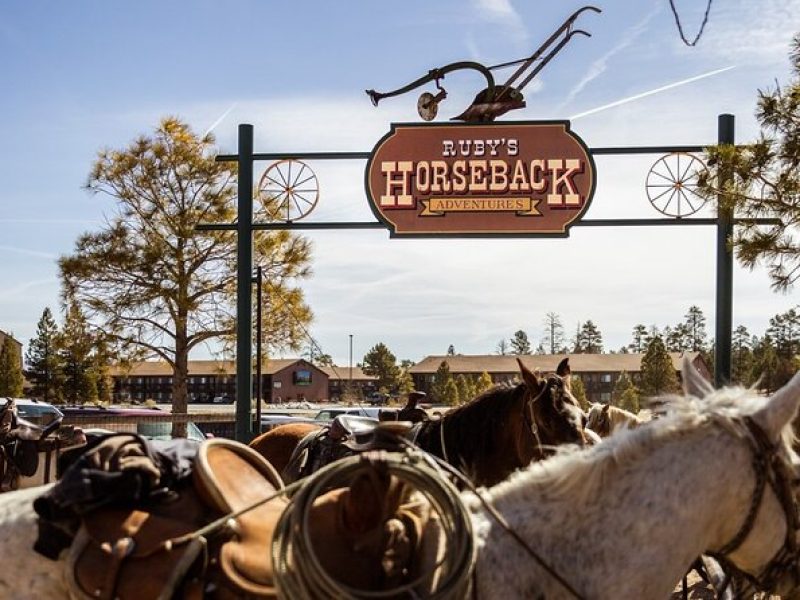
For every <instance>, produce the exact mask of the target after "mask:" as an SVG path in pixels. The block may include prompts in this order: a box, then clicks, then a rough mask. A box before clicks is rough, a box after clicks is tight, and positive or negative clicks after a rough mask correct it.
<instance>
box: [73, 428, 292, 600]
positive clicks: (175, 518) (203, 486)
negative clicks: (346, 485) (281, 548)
mask: <svg viewBox="0 0 800 600" xmlns="http://www.w3.org/2000/svg"><path fill="white" fill-rule="evenodd" d="M282 487H283V483H282V482H281V479H280V477H279V476H278V474H277V472H276V471H275V469H274V468H273V467H272V466H271V465H270V464H269V463H268V462H267V461H266V460H265V459H264V458H262V457H261V456H260V455H259V454H258V453H256V452H255V451H253V450H251V449H250V448H248V447H247V446H245V445H243V444H240V443H238V442H234V441H232V440H225V439H213V440H208V441H206V442H204V443H203V444H202V445H201V446H200V449H199V451H198V455H197V458H196V459H195V463H194V469H193V472H192V477H191V479H190V480H189V481H188V482H187V483H186V484H185V485H184V486H183V488H182V489H177V490H172V492H171V494H169V497H168V498H167V499H165V500H161V501H158V502H155V503H152V504H148V505H142V506H137V507H135V508H118V507H113V508H110V507H108V508H102V509H99V510H96V511H93V512H91V513H89V514H86V515H84V516H83V519H82V525H81V528H80V531H79V532H78V535H77V536H76V538H75V540H74V542H73V544H72V546H71V548H70V552H69V558H68V561H67V574H66V579H67V583H68V586H69V588H70V592H71V594H72V596H71V597H73V598H81V599H86V600H88V599H89V598H92V599H100V600H102V599H107V600H111V599H115V600H116V599H119V600H129V599H136V600H140V599H142V600H150V599H158V600H170V599H181V598H184V599H200V598H214V599H220V600H228V599H234V598H276V597H277V595H276V591H275V587H274V585H273V576H272V559H271V555H270V552H269V547H270V543H271V540H272V533H273V530H274V528H275V526H276V524H277V521H278V517H279V516H280V514H281V513H282V512H283V509H284V508H285V506H286V503H287V500H286V499H285V498H284V497H283V496H279V497H277V498H274V499H272V500H270V501H268V502H265V503H262V504H259V505H258V506H257V507H255V508H253V509H252V510H249V511H247V512H244V513H243V514H241V515H239V516H236V517H232V518H231V519H229V520H228V521H227V522H226V523H225V525H224V526H218V527H212V528H209V529H208V530H204V531H203V532H202V534H201V532H199V531H198V530H200V529H201V528H203V527H204V526H206V525H208V524H210V523H213V522H215V521H216V520H218V519H220V518H221V517H224V516H225V515H226V514H229V513H234V512H237V511H240V510H242V509H245V508H248V507H250V506H252V505H253V504H256V503H258V502H259V501H262V500H264V499H265V498H267V497H269V496H270V495H272V494H274V493H275V492H276V491H277V490H280V489H281V488H282Z"/></svg>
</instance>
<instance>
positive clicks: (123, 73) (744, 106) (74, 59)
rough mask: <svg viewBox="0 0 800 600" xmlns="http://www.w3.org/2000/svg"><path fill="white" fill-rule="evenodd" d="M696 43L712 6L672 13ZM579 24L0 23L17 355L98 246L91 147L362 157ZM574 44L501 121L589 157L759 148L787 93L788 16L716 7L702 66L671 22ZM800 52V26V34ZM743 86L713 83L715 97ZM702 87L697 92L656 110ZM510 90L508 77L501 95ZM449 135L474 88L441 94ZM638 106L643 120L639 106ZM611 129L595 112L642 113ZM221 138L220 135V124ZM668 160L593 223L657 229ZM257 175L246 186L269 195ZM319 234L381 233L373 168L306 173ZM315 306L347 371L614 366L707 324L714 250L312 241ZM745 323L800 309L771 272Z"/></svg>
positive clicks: (456, 5)
mask: <svg viewBox="0 0 800 600" xmlns="http://www.w3.org/2000/svg"><path fill="white" fill-rule="evenodd" d="M676 5H677V7H678V10H679V12H680V14H681V18H682V21H683V23H684V28H685V30H686V32H687V35H689V36H692V37H693V35H694V32H695V31H696V29H697V27H698V26H699V24H700V22H701V20H702V14H703V10H704V9H705V3H704V2H698V1H692V2H690V1H689V0H676ZM580 6H581V4H580V3H574V2H544V1H538V2H537V1H533V0H531V1H528V2H522V1H519V0H469V1H467V0H462V1H441V2H431V1H426V2H422V1H414V0H410V1H405V2H376V1H373V2H364V1H350V2H310V1H309V2H291V3H290V2H282V3H278V2H265V1H262V2H258V1H255V0H250V1H230V2H226V3H225V4H224V5H223V4H222V3H219V2H208V1H205V2H201V1H197V2H181V1H175V2H154V1H140V2H136V3H110V2H99V1H95V2H89V1H76V2H69V3H67V2H62V3H55V2H50V3H47V2H36V1H24V2H23V1H10V2H5V3H3V4H2V5H1V6H0V53H1V54H2V56H3V61H2V62H0V78H1V79H0V81H2V94H0V135H2V145H0V148H2V150H1V151H0V152H2V155H0V159H1V160H0V181H3V188H2V191H0V226H2V232H3V234H2V236H1V237H0V257H2V260H0V280H1V281H3V283H4V285H3V286H2V288H0V329H3V330H8V331H12V332H13V333H14V334H15V335H16V336H17V337H18V338H19V339H20V340H22V341H23V342H27V339H28V338H29V337H30V336H31V335H32V334H33V333H34V332H35V327H36V321H37V320H38V318H39V316H40V315H41V312H42V310H43V308H44V307H45V306H50V307H51V308H53V309H54V311H57V310H58V307H59V299H58V293H59V287H58V279H57V268H56V264H55V260H56V258H57V257H58V256H59V255H62V254H65V253H69V252H70V251H71V249H72V246H73V244H74V241H75V239H76V238H77V236H78V235H79V234H80V233H81V232H83V231H86V230H92V229H94V228H96V227H98V226H99V225H100V223H101V222H102V219H103V215H104V213H108V212H109V211H110V210H111V208H112V204H111V200H110V199H108V198H106V197H102V196H91V195H89V194H88V193H87V192H86V191H84V190H83V189H82V186H83V184H84V183H85V180H86V176H87V173H88V171H89V168H90V165H91V163H92V160H93V158H94V156H95V153H96V152H97V150H99V149H100V148H102V147H121V146H123V145H125V144H127V143H128V142H129V141H130V140H132V139H133V138H134V137H135V136H136V135H138V134H140V133H146V132H148V131H150V130H151V129H152V127H153V126H154V125H155V124H156V123H157V121H158V120H159V118H160V117H162V116H165V115H178V116H180V117H182V118H184V119H186V120H187V121H188V122H189V123H191V124H192V126H193V127H194V128H195V129H196V130H197V131H199V132H203V131H205V130H207V129H208V128H209V127H211V126H212V125H213V124H215V123H216V126H215V128H214V133H215V134H216V135H217V138H218V146H219V148H220V150H221V151H223V152H233V151H234V149H235V147H236V139H235V135H236V126H237V124H238V123H241V122H248V123H252V124H253V125H254V126H255V139H256V150H257V151H265V152H272V151H315V150H320V151H322V150H327V151H343V150H354V151H366V150H370V149H371V148H372V146H373V145H374V144H375V142H376V141H377V140H378V139H379V138H380V137H381V136H382V135H383V134H384V133H385V132H386V131H388V128H389V125H390V123H391V122H393V121H397V122H402V121H417V120H418V118H417V116H416V110H415V106H416V96H417V93H412V94H409V95H406V96H403V97H399V98H394V99H391V100H387V101H385V102H384V103H381V105H380V106H379V107H378V108H373V107H372V105H371V104H370V103H369V101H368V99H367V97H366V95H365V94H364V89H366V88H375V89H378V90H385V89H389V88H394V87H397V86H399V85H401V84H404V83H406V82H408V81H410V80H411V79H414V78H416V77H419V76H420V75H422V74H423V73H425V72H427V71H428V70H429V69H431V68H433V67H437V66H442V65H444V64H446V63H449V62H452V61H456V60H477V61H479V62H482V63H484V64H495V63H498V62H504V61H507V60H512V59H516V58H521V57H524V56H526V55H528V54H531V53H532V52H533V50H534V49H535V48H536V47H538V46H539V44H540V43H541V42H542V41H544V39H546V38H547V37H548V36H549V35H550V33H551V32H552V31H553V30H554V29H555V28H556V27H557V26H558V25H560V23H561V22H562V21H563V20H564V19H565V18H566V17H567V16H568V15H569V14H570V13H571V12H572V11H574V10H575V9H577V8H579V7H580ZM597 6H599V7H601V8H602V9H603V13H602V14H600V15H596V14H593V13H586V14H584V15H583V16H582V17H581V19H580V21H579V26H580V27H581V28H583V29H586V30H588V31H590V32H591V33H592V36H593V37H592V38H588V39H587V38H575V39H574V40H573V41H572V42H571V43H570V44H569V45H568V46H567V47H566V48H565V49H564V50H563V51H562V52H561V54H559V55H558V56H557V57H556V58H555V59H554V60H553V61H552V62H551V63H550V65H548V66H547V68H546V69H545V70H544V71H543V72H542V73H541V74H540V75H539V76H538V77H537V78H536V79H535V80H534V81H533V82H532V83H531V84H530V85H529V86H528V87H527V88H526V89H525V96H526V99H527V104H528V106H527V108H525V109H523V110H520V111H515V112H512V113H510V114H509V115H507V116H506V117H504V118H506V119H515V120H517V119H539V118H572V117H576V118H574V119H573V123H572V127H573V130H574V131H575V132H576V133H578V135H580V136H581V137H583V139H584V140H585V141H586V142H587V144H588V145H589V146H620V145H631V146H635V145H656V144H659V145H661V144H706V143H713V142H714V141H715V140H716V119H717V115H718V114H720V113H725V112H730V113H733V114H734V115H736V119H737V139H738V140H740V141H746V140H748V139H752V138H753V137H754V136H755V135H756V133H757V131H758V130H757V123H756V121H755V119H754V117H753V111H754V106H755V97H756V90H757V89H758V88H768V87H770V86H774V84H775V80H776V78H777V80H778V81H780V82H782V83H785V82H787V81H788V77H789V63H788V58H787V54H788V49H789V42H790V40H791V37H792V35H793V34H794V33H796V31H795V27H797V25H798V21H797V18H796V15H797V14H799V13H800V0H761V1H759V2H752V1H748V0H715V2H714V3H713V6H712V9H711V14H710V19H709V23H708V25H707V27H706V31H705V34H704V36H703V38H702V39H701V40H700V42H699V43H698V45H697V46H696V47H694V48H687V47H686V46H684V45H683V44H682V42H681V41H680V38H679V37H678V33H677V30H676V27H675V23H674V21H673V17H672V14H671V12H670V10H669V3H668V1H667V0H641V1H636V2H634V1H621V0H614V1H606V2H598V3H597ZM797 29H798V30H800V27H797ZM727 67H734V68H732V69H729V70H726V71H724V72H719V73H717V74H715V75H708V74H709V73H712V72H714V71H719V70H721V69H725V68H727ZM703 75H708V76H705V77H701V78H699V79H697V80H695V81H693V82H690V83H686V84H683V85H677V86H673V87H670V88H668V89H665V90H663V91H660V92H658V93H653V94H649V95H647V94H646V93H647V92H651V91H653V90H657V89H660V88H664V87H666V86H669V85H670V84H674V83H676V82H681V81H685V80H687V79H691V78H695V77H698V76H703ZM501 79H502V77H501ZM444 83H445V85H446V87H447V90H448V93H449V96H448V99H447V100H446V101H445V102H444V103H443V104H442V105H441V106H440V111H439V120H445V119H447V118H449V117H450V116H453V115H455V114H458V113H459V112H461V110H463V108H464V107H466V106H467V104H468V103H469V101H470V99H471V98H472V96H473V95H474V94H475V93H476V92H477V91H478V89H479V88H480V87H482V86H481V85H480V79H479V78H478V77H477V76H475V75H473V74H469V73H456V74H452V75H448V76H447V78H446V79H445V81H444ZM639 96H641V97H639ZM637 97H639V98H638V99H635V100H631V101H630V102H626V103H623V104H620V105H617V106H613V107H611V108H606V109H604V110H599V111H597V112H592V111H593V109H596V108H598V107H603V106H606V105H609V104H614V103H615V102H617V101H619V100H621V99H625V98H637ZM223 115H224V118H222V119H220V117H223ZM657 158H658V157H657V156H650V155H648V156H641V157H622V158H617V157H615V158H603V157H598V159H597V171H598V188H597V192H596V194H595V198H594V201H593V204H592V207H591V209H590V211H589V213H588V214H587V218H605V217H628V216H630V217H655V216H658V214H657V213H655V211H654V210H653V209H652V208H651V207H650V205H649V204H648V202H647V200H646V197H645V193H644V180H645V177H646V175H647V170H648V168H649V167H650V165H651V164H652V163H653V162H654V161H655V160H656V159H657ZM266 166H267V165H266V164H262V165H257V168H256V171H257V173H260V172H261V170H263V169H264V168H266ZM312 167H313V168H314V170H315V171H316V173H317V175H318V177H319V179H320V185H321V199H320V203H319V205H318V207H317V209H316V213H317V214H316V215H315V217H314V218H316V219H319V220H325V219H353V220H359V219H364V220H367V219H371V218H372V215H371V212H370V211H369V209H368V207H367V204H366V199H365V197H364V192H363V169H364V162H363V161H353V162H347V163H336V164H333V163H315V164H312ZM309 237H311V238H312V240H313V241H314V245H315V263H314V276H313V277H312V278H311V279H310V280H309V281H307V282H305V283H304V288H305V290H306V293H307V297H308V300H309V302H310V304H311V306H312V308H313V309H314V311H315V313H316V320H315V322H314V324H313V326H312V332H313V334H314V335H315V337H316V338H317V339H318V341H319V342H320V344H321V345H322V347H323V350H324V351H325V352H327V353H329V354H331V355H332V356H333V357H334V358H335V359H337V360H338V361H339V362H341V363H346V361H347V357H348V336H349V335H350V334H353V336H354V355H355V357H356V359H357V360H360V358H361V357H362V356H363V355H364V353H365V352H366V351H367V350H368V349H369V348H370V347H371V346H372V345H374V344H375V343H377V342H379V341H383V342H385V343H386V344H387V345H388V346H389V348H390V349H392V350H393V351H394V352H395V354H396V355H397V356H398V358H410V359H412V360H418V359H420V358H422V357H423V356H425V355H427V354H439V353H444V352H445V351H446V349H447V347H448V345H449V344H453V345H455V347H456V350H457V351H459V352H463V353H486V352H492V351H493V350H494V349H495V347H496V345H497V342H498V340H500V339H501V338H503V337H505V338H508V337H510V336H511V335H512V334H513V332H514V331H516V330H517V329H523V330H525V331H527V332H528V334H529V336H530V337H531V339H532V340H533V341H534V344H536V343H538V341H539V339H540V338H541V336H542V333H543V326H542V320H543V317H544V315H545V313H547V312H550V311H554V312H557V313H559V314H560V315H561V317H562V320H563V321H564V324H565V326H566V328H567V332H568V334H571V333H572V331H573V330H574V328H575V326H576V324H577V323H578V322H580V321H585V320H587V319H592V320H593V321H594V322H595V323H596V324H597V325H598V326H599V327H600V329H601V331H602V333H603V335H604V338H605V341H606V347H607V348H613V349H616V348H619V347H620V346H622V345H624V344H626V343H628V341H629V339H630V332H631V329H632V328H633V326H634V325H635V324H637V323H640V322H641V323H644V324H646V325H649V324H651V323H653V324H657V325H659V326H663V325H667V324H675V323H676V322H678V321H680V320H681V319H682V317H683V315H684V313H685V312H686V309H687V308H688V307H689V306H690V305H692V304H697V305H699V306H700V307H701V308H702V309H703V310H704V312H705V314H706V316H707V318H708V319H709V326H708V329H709V332H711V331H713V318H714V276H715V274H714V232H713V230H712V229H710V228H700V227H692V228H659V229H634V228H628V229H625V230H620V229H617V230H612V229H596V228H583V229H574V230H573V232H572V234H571V237H570V238H568V239H560V240H481V241H474V240H473V241H457V240H456V241H454V240H427V241H423V240H413V241H411V240H389V238H388V234H387V233H386V232H384V231H369V232H319V233H314V234H311V235H310V236H309ZM734 294H735V300H734V321H735V323H736V324H740V323H741V324H745V325H746V326H748V328H750V329H751V331H752V332H754V333H758V334H761V333H763V331H764V328H765V327H766V326H767V323H768V319H769V317H770V316H772V315H774V314H775V313H776V312H782V311H784V310H787V309H788V308H790V307H792V306H794V305H796V304H797V297H798V296H797V290H793V291H792V293H790V294H789V295H776V294H774V293H773V292H771V291H770V289H769V281H768V279H767V277H766V275H765V272H764V270H763V269H757V270H756V271H755V272H752V273H751V272H746V271H743V270H741V269H739V268H738V267H737V268H736V271H735V274H734Z"/></svg>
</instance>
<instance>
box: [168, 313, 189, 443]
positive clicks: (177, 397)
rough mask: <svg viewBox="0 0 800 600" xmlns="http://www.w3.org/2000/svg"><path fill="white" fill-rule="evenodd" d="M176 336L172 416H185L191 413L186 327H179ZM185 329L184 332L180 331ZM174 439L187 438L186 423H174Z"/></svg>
mask: <svg viewBox="0 0 800 600" xmlns="http://www.w3.org/2000/svg"><path fill="white" fill-rule="evenodd" d="M177 329H178V330H179V331H178V335H176V336H175V368H174V371H173V376H172V414H173V415H185V414H187V413H188V412H189V410H188V408H189V392H188V389H187V387H188V386H187V378H188V374H189V373H188V372H189V348H188V344H187V340H186V331H185V325H183V326H181V325H180V324H179V325H178V327H177ZM181 329H183V331H180V330H181ZM172 437H182V438H183V437H186V423H185V422H184V423H175V422H173V423H172Z"/></svg>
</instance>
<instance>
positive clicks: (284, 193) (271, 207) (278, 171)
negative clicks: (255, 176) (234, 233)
mask: <svg viewBox="0 0 800 600" xmlns="http://www.w3.org/2000/svg"><path fill="white" fill-rule="evenodd" d="M258 198H259V200H260V202H261V206H262V207H263V209H264V211H265V212H266V215H267V217H268V218H269V219H270V220H273V221H283V222H284V223H291V222H292V221H298V220H300V219H302V218H303V217H305V216H307V215H308V214H309V213H310V212H311V211H312V210H314V207H315V206H316V205H317V201H318V200H319V182H318V181H317V176H316V175H315V174H314V171H312V170H311V167H309V166H308V165H307V164H306V163H304V162H302V161H300V160H294V159H286V160H281V161H278V162H276V163H273V164H272V165H270V166H269V167H268V168H267V170H266V171H264V174H263V175H262V176H261V180H260V181H259V183H258Z"/></svg>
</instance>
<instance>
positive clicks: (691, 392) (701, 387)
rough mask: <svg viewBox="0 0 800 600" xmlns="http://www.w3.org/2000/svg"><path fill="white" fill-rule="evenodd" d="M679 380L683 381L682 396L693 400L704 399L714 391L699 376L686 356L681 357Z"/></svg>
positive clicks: (704, 379)
mask: <svg viewBox="0 0 800 600" xmlns="http://www.w3.org/2000/svg"><path fill="white" fill-rule="evenodd" d="M681 378H682V379H683V394H684V396H694V397H695V398H705V397H706V396H708V395H709V394H710V393H711V392H713V391H714V387H713V386H712V385H711V384H710V383H709V382H708V381H706V378H705V377H703V376H702V375H700V372H699V371H698V370H697V369H695V368H694V365H693V364H692V361H691V360H689V357H688V356H684V357H683V364H682V365H681Z"/></svg>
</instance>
